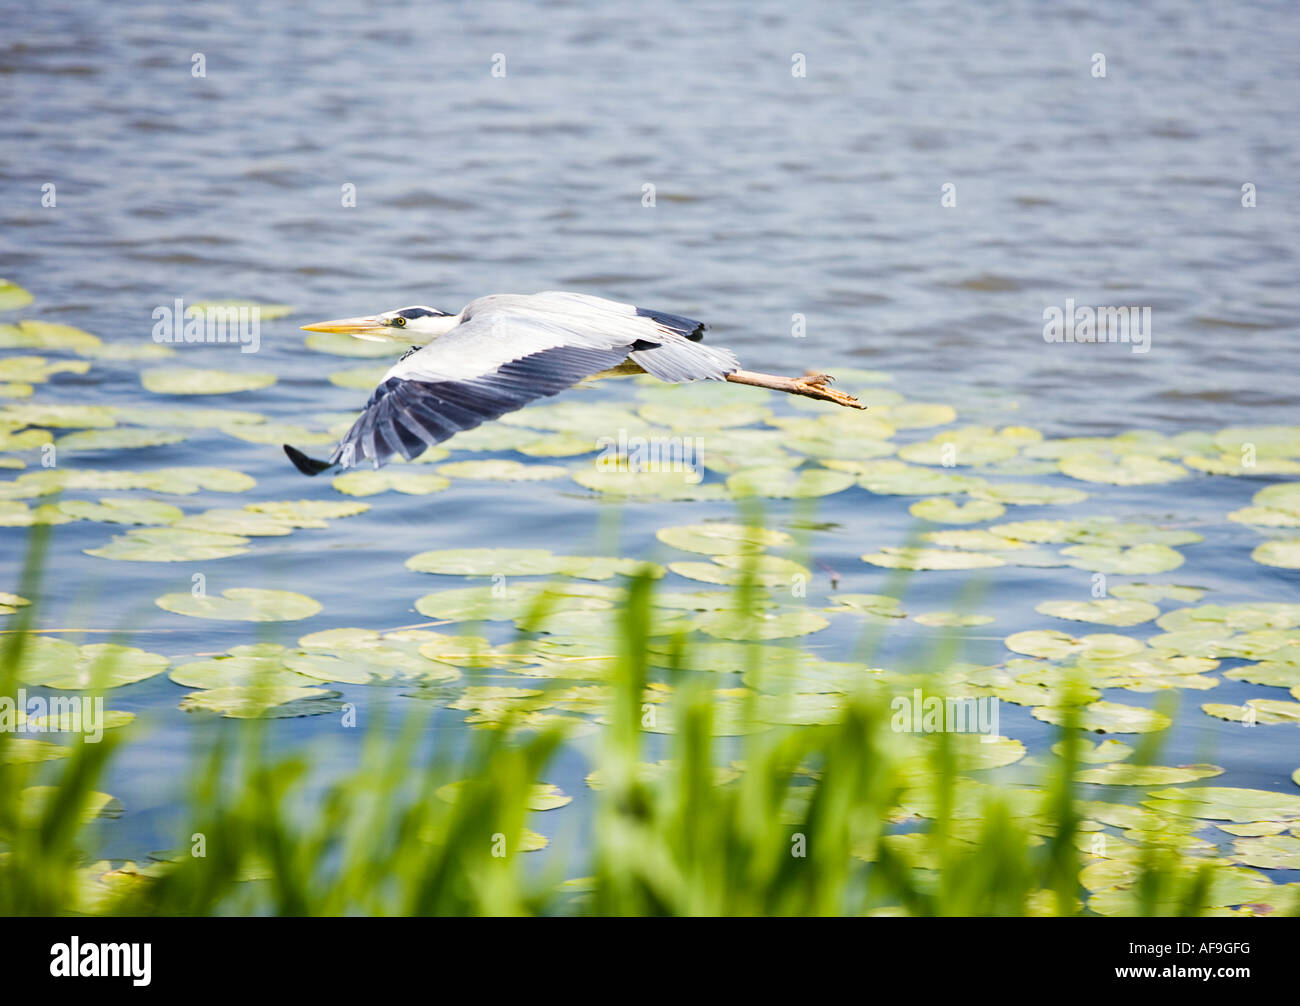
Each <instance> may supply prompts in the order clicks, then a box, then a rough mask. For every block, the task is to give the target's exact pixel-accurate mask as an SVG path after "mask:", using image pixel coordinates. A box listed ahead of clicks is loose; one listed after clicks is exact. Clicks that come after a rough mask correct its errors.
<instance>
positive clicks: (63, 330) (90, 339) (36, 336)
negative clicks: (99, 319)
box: [0, 321, 102, 352]
mask: <svg viewBox="0 0 1300 1006" xmlns="http://www.w3.org/2000/svg"><path fill="white" fill-rule="evenodd" d="M100 345H102V342H101V340H100V339H99V337H98V336H95V335H91V334H90V333H89V332H83V331H82V330H81V329H79V328H73V327H72V326H71V325H58V324H55V323H54V322H50V321H20V322H18V324H17V325H0V349H70V350H72V351H73V352H79V351H81V350H83V349H96V348H98V347H99V346H100Z"/></svg>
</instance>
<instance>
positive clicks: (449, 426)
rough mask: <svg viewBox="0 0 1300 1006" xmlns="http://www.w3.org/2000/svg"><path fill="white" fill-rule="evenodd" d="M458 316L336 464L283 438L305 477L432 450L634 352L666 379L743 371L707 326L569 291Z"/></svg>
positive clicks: (394, 373)
mask: <svg viewBox="0 0 1300 1006" xmlns="http://www.w3.org/2000/svg"><path fill="white" fill-rule="evenodd" d="M461 318H462V320H461V323H460V324H459V325H457V326H456V327H455V328H453V329H452V330H451V331H450V332H448V333H447V334H446V335H443V336H441V337H439V338H438V339H437V340H436V341H435V342H433V343H431V344H430V345H428V346H425V347H424V348H423V349H421V350H419V351H417V352H415V353H411V354H409V355H408V356H405V357H403V358H402V359H401V360H400V361H398V362H397V363H396V364H395V365H394V366H393V367H392V368H391V369H390V370H389V371H388V373H387V374H385V375H384V378H383V380H382V381H380V383H379V386H378V387H377V388H376V389H375V392H374V394H373V395H372V396H371V398H370V401H369V402H368V403H367V404H366V408H365V411H364V412H362V414H361V416H360V418H359V419H357V421H356V423H354V424H353V426H352V429H351V430H349V431H348V434H347V436H345V437H344V438H343V440H342V441H341V442H340V443H339V445H338V447H336V448H335V449H334V452H333V454H331V455H330V459H329V461H317V460H315V459H312V458H309V457H307V456H306V455H304V454H303V453H302V452H301V451H298V450H295V449H294V448H292V447H290V446H288V445H287V444H286V445H285V452H286V453H287V454H288V455H289V457H290V459H291V460H292V461H293V463H294V464H295V465H296V466H297V467H298V469H299V471H302V472H303V473H304V474H307V475H316V474H318V473H319V472H321V471H324V470H326V469H327V468H331V467H333V466H334V465H336V464H337V465H340V466H341V467H343V468H351V467H353V466H356V465H359V464H361V463H363V462H366V461H368V462H370V463H371V464H372V465H373V466H374V467H376V468H378V467H379V466H380V465H381V464H383V463H384V462H385V461H386V460H388V458H390V457H391V456H392V455H393V454H401V455H402V456H403V457H404V458H406V459H407V460H408V461H409V460H411V459H412V458H414V457H416V456H417V455H418V454H420V453H422V452H423V451H424V449H425V447H427V446H429V445H431V444H437V443H440V442H441V441H443V440H446V439H447V438H449V437H451V436H453V435H454V434H456V433H459V432H460V431H461V430H468V429H472V428H473V427H475V426H478V425H479V424H480V423H484V422H487V421H488V420H491V419H496V418H497V417H499V416H502V415H504V414H505V413H507V412H513V411H514V410H516V409H519V408H522V407H523V406H524V405H527V404H528V403H529V402H531V401H533V400H535V399H537V398H542V397H544V396H547V395H554V394H557V393H558V392H560V391H563V390H564V389H565V388H569V387H571V386H573V385H574V384H577V383H578V382H579V381H581V380H583V379H584V378H587V377H590V376H592V375H593V374H597V373H600V372H601V371H603V370H608V369H610V368H612V367H616V366H617V365H618V364H620V363H622V362H623V361H624V360H627V359H629V358H630V359H632V360H633V361H634V362H636V363H637V364H638V365H640V366H641V367H642V368H643V369H644V370H646V371H647V372H648V373H650V374H653V375H654V376H656V377H658V378H660V379H662V380H665V381H673V382H677V381H695V380H723V379H725V377H726V375H727V374H728V373H729V372H731V371H734V370H736V369H737V367H738V366H739V364H738V363H737V361H736V358H735V357H734V356H733V355H732V354H731V353H730V352H728V351H726V350H719V349H714V348H711V347H706V346H702V345H700V343H699V342H698V339H699V338H700V336H701V334H702V333H703V330H704V325H703V324H702V323H700V322H697V321H694V320H693V319H690V318H683V317H681V316H679V315H671V314H666V313H663V312H656V311H647V310H644V309H640V308H636V307H633V306H632V305H630V304H619V303H616V302H614V301H608V300H603V299H601V298H599V297H589V296H586V295H583V294H572V293H541V294H534V295H531V296H515V295H502V296H493V297H482V298H480V299H479V300H476V301H472V302H471V303H470V304H469V305H468V306H467V307H466V308H465V310H464V311H463V312H462V315H461Z"/></svg>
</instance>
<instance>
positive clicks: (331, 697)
mask: <svg viewBox="0 0 1300 1006" xmlns="http://www.w3.org/2000/svg"><path fill="white" fill-rule="evenodd" d="M339 698H340V696H339V693H338V692H332V691H329V690H327V689H325V688H307V687H301V686H295V685H267V686H263V685H231V686H228V687H223V688H207V689H204V690H203V691H199V692H191V693H190V694H189V695H186V696H185V698H183V699H181V702H180V708H181V709H182V710H184V711H185V712H187V713H194V712H207V713H220V714H221V715H222V716H225V717H228V718H231V719H241V720H251V719H286V718H291V717H298V716H320V715H323V714H325V713H335V712H338V711H339V710H340V709H342V708H343V703H342V702H340V701H339Z"/></svg>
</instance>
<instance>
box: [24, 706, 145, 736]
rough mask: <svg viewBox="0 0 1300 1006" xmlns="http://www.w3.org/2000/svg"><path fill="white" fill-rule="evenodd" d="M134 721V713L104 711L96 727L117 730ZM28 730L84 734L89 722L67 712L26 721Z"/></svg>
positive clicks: (77, 714)
mask: <svg viewBox="0 0 1300 1006" xmlns="http://www.w3.org/2000/svg"><path fill="white" fill-rule="evenodd" d="M134 721H135V713H129V712H126V711H125V710H123V709H105V710H104V711H103V715H102V717H100V720H99V723H98V726H99V728H100V729H101V730H117V729H120V728H121V727H124V726H126V725H127V724H129V723H132V722H134ZM27 722H28V723H29V724H30V726H29V729H32V728H34V729H37V730H48V731H50V732H52V733H74V732H75V733H84V732H86V731H87V730H88V729H89V728H90V721H89V720H87V719H84V718H83V717H82V716H81V714H80V713H72V712H69V711H67V710H65V711H63V712H60V713H59V714H58V715H57V716H53V715H47V716H34V717H32V718H31V719H30V720H28V721H27Z"/></svg>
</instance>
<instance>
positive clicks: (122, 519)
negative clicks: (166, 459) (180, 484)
mask: <svg viewBox="0 0 1300 1006" xmlns="http://www.w3.org/2000/svg"><path fill="white" fill-rule="evenodd" d="M57 506H58V508H59V509H60V510H61V511H63V512H64V513H66V514H67V515H68V516H69V517H74V518H76V519H77V520H90V521H95V522H97V523H102V524H172V523H174V522H175V521H178V520H180V519H181V518H182V517H184V516H185V513H184V511H183V510H181V508H180V507H178V506H172V505H171V504H170V503H163V502H161V501H159V500H148V499H102V500H100V501H99V502H98V503H91V502H90V501H89V500H64V501H63V502H62V503H59V504H57Z"/></svg>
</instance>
